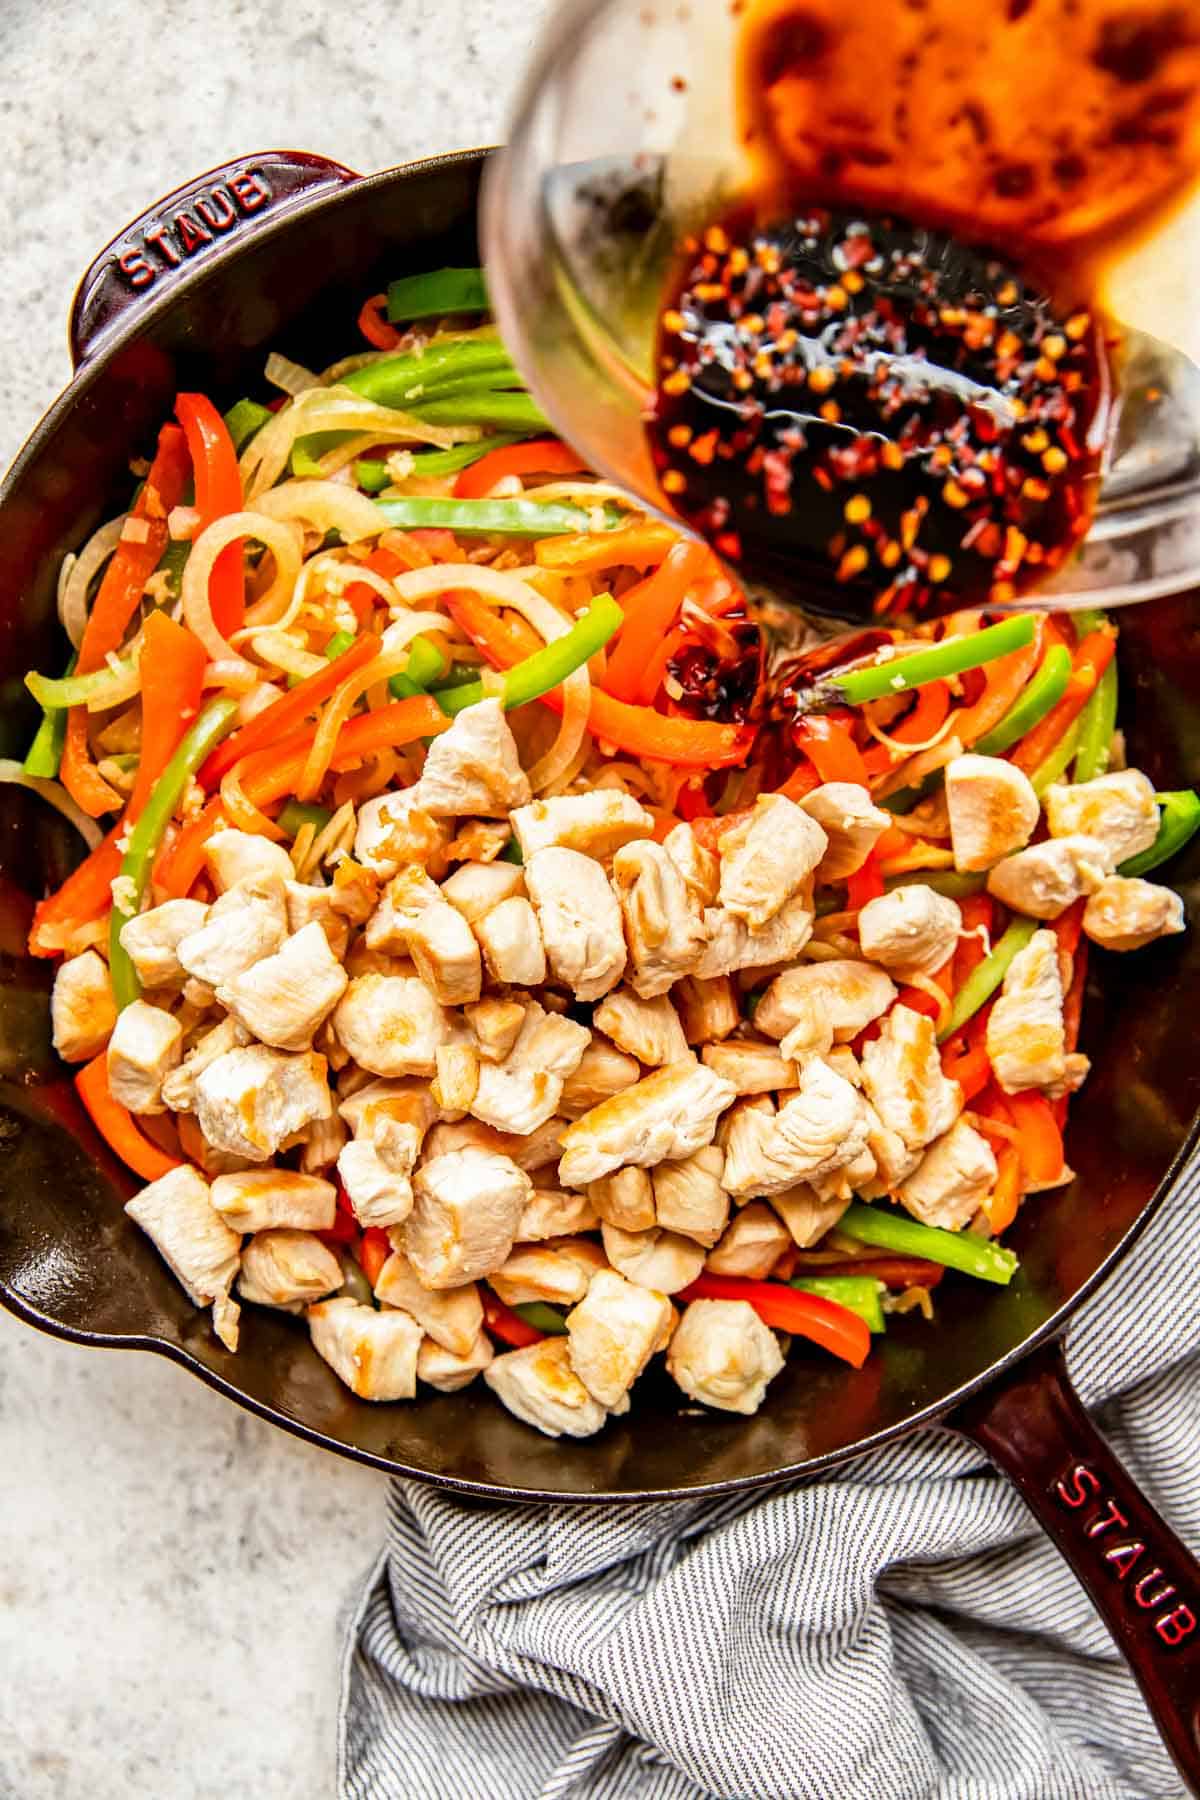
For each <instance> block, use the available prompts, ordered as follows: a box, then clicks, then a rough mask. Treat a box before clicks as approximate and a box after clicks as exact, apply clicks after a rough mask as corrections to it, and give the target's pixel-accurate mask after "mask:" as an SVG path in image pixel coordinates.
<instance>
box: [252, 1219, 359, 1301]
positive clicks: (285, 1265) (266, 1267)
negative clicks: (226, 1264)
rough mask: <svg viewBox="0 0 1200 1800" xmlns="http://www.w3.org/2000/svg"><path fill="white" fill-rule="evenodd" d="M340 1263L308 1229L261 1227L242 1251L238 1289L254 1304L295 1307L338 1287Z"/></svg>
mask: <svg viewBox="0 0 1200 1800" xmlns="http://www.w3.org/2000/svg"><path fill="white" fill-rule="evenodd" d="M343 1280H344V1276H343V1274H342V1265H341V1263H340V1262H339V1261H338V1259H337V1257H336V1256H335V1255H334V1254H333V1251H332V1250H330V1249H327V1248H326V1246H325V1245H324V1244H323V1243H322V1242H321V1240H320V1238H319V1237H314V1236H313V1234H312V1232H311V1231H292V1230H289V1229H288V1228H287V1227H281V1228H279V1229H276V1230H273V1231H260V1232H258V1233H256V1235H255V1236H254V1237H252V1238H251V1239H250V1242H249V1243H248V1244H247V1245H246V1247H245V1249H244V1250H243V1251H242V1272H241V1274H240V1275H239V1276H238V1284H237V1285H238V1293H239V1295H240V1296H241V1298H242V1299H243V1300H249V1301H252V1302H253V1304H254V1305H255V1306H278V1307H286V1308H287V1310H288V1311H289V1312H295V1311H298V1310H299V1308H300V1306H301V1305H302V1304H304V1303H307V1302H308V1301H310V1300H323V1299H324V1297H325V1295H326V1294H332V1293H335V1292H336V1290H337V1289H338V1288H340V1287H341V1285H342V1282H343Z"/></svg>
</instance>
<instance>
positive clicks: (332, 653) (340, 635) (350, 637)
mask: <svg viewBox="0 0 1200 1800" xmlns="http://www.w3.org/2000/svg"><path fill="white" fill-rule="evenodd" d="M353 642H354V633H353V632H352V631H335V632H334V634H333V636H332V637H331V638H330V640H329V642H328V643H327V644H326V646H325V648H324V650H322V652H321V655H322V656H324V657H326V658H327V660H328V661H329V662H333V661H335V660H336V658H337V657H339V656H340V655H341V654H342V651H343V650H348V649H349V648H350V646H351V644H352V643H353ZM303 680H304V677H303V675H289V676H288V679H287V684H288V686H289V687H290V688H294V687H299V686H300V683H301V682H302V681H303Z"/></svg>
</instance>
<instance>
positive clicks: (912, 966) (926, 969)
mask: <svg viewBox="0 0 1200 1800" xmlns="http://www.w3.org/2000/svg"><path fill="white" fill-rule="evenodd" d="M961 931H962V911H961V909H960V907H959V905H958V902H957V901H956V900H951V899H948V898H947V896H946V895H945V894H937V893H935V892H934V890H933V889H932V888H931V887H925V886H924V885H923V884H922V883H920V882H913V884H912V885H911V887H898V888H895V889H893V891H892V892H891V893H890V894H880V896H879V898H878V899H876V900H868V901H867V904H866V905H865V906H864V907H863V908H862V910H861V912H860V913H859V915H858V941H859V944H860V945H861V946H862V953H863V955H864V956H867V957H870V959H871V961H872V962H877V963H882V964H883V966H884V968H885V969H899V970H904V971H906V972H907V971H910V970H917V971H919V972H920V973H921V974H924V975H932V974H933V972H934V970H935V969H940V968H941V967H942V965H943V964H944V963H947V962H949V960H950V958H951V957H952V956H953V955H954V951H955V947H956V946H957V944H958V938H959V933H960V932H961Z"/></svg>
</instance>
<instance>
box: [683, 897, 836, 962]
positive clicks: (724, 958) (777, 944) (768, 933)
mask: <svg viewBox="0 0 1200 1800" xmlns="http://www.w3.org/2000/svg"><path fill="white" fill-rule="evenodd" d="M813 919H814V913H813V904H812V883H811V881H809V882H807V883H805V884H804V885H803V886H802V887H801V888H800V889H799V890H798V891H797V892H796V893H795V894H793V895H792V897H791V899H790V900H787V901H785V902H784V904H783V906H782V907H781V908H780V909H779V911H778V912H777V913H776V914H775V916H774V918H771V919H768V921H767V923H766V924H765V925H763V926H761V927H759V928H757V929H756V928H755V927H754V926H751V925H747V924H746V922H745V920H744V919H739V918H737V917H736V915H735V914H733V913H731V912H729V911H728V910H727V909H726V908H725V907H723V906H709V907H706V908H705V912H704V930H705V933H706V935H707V938H708V942H707V944H706V945H705V947H704V950H703V951H702V953H701V956H700V960H699V962H697V964H696V967H695V969H694V971H693V973H694V974H695V975H697V976H698V977H699V978H700V979H701V980H702V981H712V980H714V979H716V978H718V977H720V976H722V975H732V974H734V973H735V972H736V971H737V970H738V969H761V968H766V967H769V966H771V965H773V964H778V963H785V962H791V961H792V959H793V958H794V957H797V956H799V954H800V952H801V951H802V950H803V948H804V946H805V944H807V942H808V940H809V938H810V937H811V936H812V930H813Z"/></svg>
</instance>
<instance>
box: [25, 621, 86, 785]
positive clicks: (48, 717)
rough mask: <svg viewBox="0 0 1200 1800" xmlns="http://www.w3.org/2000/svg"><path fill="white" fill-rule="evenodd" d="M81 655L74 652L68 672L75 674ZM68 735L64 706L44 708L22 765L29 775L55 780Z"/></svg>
mask: <svg viewBox="0 0 1200 1800" xmlns="http://www.w3.org/2000/svg"><path fill="white" fill-rule="evenodd" d="M78 661H79V657H78V656H77V655H76V654H75V653H74V652H72V654H71V660H70V662H69V663H68V664H67V674H68V676H69V675H73V674H74V672H75V664H76V663H77V662H78ZM66 737H67V715H66V713H65V712H64V710H63V709H62V707H57V706H55V707H50V706H46V707H43V708H42V722H41V724H40V725H39V726H38V728H37V731H36V732H35V733H34V737H33V742H32V744H30V746H29V749H28V751H27V753H26V756H25V761H24V763H23V764H22V765H21V766H22V768H23V769H24V770H25V773H26V774H27V775H39V776H41V778H42V780H43V781H53V780H54V779H55V778H56V777H57V775H58V768H59V764H60V763H61V762H62V753H63V745H64V743H65V742H66Z"/></svg>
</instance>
